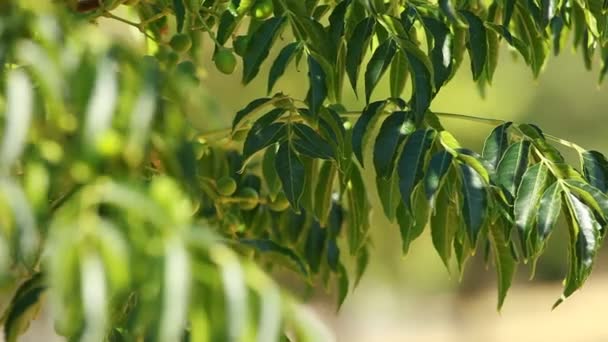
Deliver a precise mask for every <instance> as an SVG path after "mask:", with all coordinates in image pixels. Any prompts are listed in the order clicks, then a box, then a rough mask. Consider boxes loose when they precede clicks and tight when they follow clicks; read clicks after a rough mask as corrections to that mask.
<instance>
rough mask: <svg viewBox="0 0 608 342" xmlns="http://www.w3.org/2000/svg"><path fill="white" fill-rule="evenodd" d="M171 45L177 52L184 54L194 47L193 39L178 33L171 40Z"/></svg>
mask: <svg viewBox="0 0 608 342" xmlns="http://www.w3.org/2000/svg"><path fill="white" fill-rule="evenodd" d="M169 45H170V46H171V48H172V49H173V50H175V51H176V52H179V53H184V52H186V51H188V50H190V48H191V47H192V39H191V38H190V36H189V35H187V34H185V33H178V34H176V35H174V36H173V37H172V38H171V40H170V41H169Z"/></svg>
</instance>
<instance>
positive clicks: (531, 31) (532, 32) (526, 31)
mask: <svg viewBox="0 0 608 342" xmlns="http://www.w3.org/2000/svg"><path fill="white" fill-rule="evenodd" d="M518 6H519V7H518V15H517V17H516V18H515V19H516V24H517V26H516V27H517V28H518V30H519V31H520V35H519V36H520V38H521V40H522V41H523V42H524V44H526V45H527V46H529V51H530V60H529V63H530V66H531V67H532V72H533V73H534V77H538V75H539V74H540V71H541V70H542V69H543V67H544V66H545V64H546V62H547V54H548V52H549V45H548V42H547V41H546V40H545V39H544V38H543V36H542V34H541V33H540V32H538V31H537V30H536V25H535V24H534V22H533V21H532V18H531V16H530V15H529V14H527V12H528V10H526V9H523V8H524V7H522V6H521V5H519V4H518Z"/></svg>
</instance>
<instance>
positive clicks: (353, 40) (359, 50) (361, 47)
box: [346, 17, 376, 94]
mask: <svg viewBox="0 0 608 342" xmlns="http://www.w3.org/2000/svg"><path fill="white" fill-rule="evenodd" d="M375 24H376V21H375V20H374V18H373V17H367V18H365V19H363V20H361V21H360V22H359V23H358V24H357V26H356V27H355V30H354V31H353V34H352V36H351V37H350V39H349V40H348V43H347V45H346V46H347V50H346V74H347V75H348V79H349V80H350V84H351V86H352V87H353V90H354V91H355V94H356V93H357V79H358V78H359V68H360V66H361V63H362V62H363V56H364V55H365V51H366V49H367V46H368V45H369V41H370V38H371V36H372V33H373V32H374V26H375Z"/></svg>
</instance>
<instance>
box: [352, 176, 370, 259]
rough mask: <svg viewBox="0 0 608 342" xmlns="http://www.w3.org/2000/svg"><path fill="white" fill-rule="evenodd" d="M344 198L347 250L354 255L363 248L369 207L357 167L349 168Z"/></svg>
mask: <svg viewBox="0 0 608 342" xmlns="http://www.w3.org/2000/svg"><path fill="white" fill-rule="evenodd" d="M346 196H347V200H348V209H349V210H348V212H349V213H350V222H349V224H348V248H349V251H350V254H351V255H355V254H356V253H357V252H358V251H359V249H360V248H361V247H362V246H363V244H364V242H365V239H366V238H367V230H368V229H369V212H370V205H369V202H368V198H367V191H366V188H365V184H364V183H363V177H362V176H361V172H360V171H359V168H358V167H357V166H354V165H353V167H352V168H351V171H350V179H349V181H348V184H347V191H346Z"/></svg>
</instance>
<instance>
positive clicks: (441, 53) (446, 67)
mask: <svg viewBox="0 0 608 342" xmlns="http://www.w3.org/2000/svg"><path fill="white" fill-rule="evenodd" d="M423 21H424V27H425V28H426V29H428V30H429V31H430V33H431V35H432V36H433V49H432V50H431V52H430V57H431V62H432V63H433V72H434V76H435V79H434V82H435V92H436V93H437V92H439V89H440V88H441V87H442V86H443V85H444V84H445V82H446V81H447V80H448V78H449V77H450V74H451V73H452V66H453V65H452V39H451V37H450V34H451V33H450V30H449V29H448V27H447V26H446V25H445V24H444V23H443V22H441V21H439V20H437V19H435V18H431V17H425V18H423Z"/></svg>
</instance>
